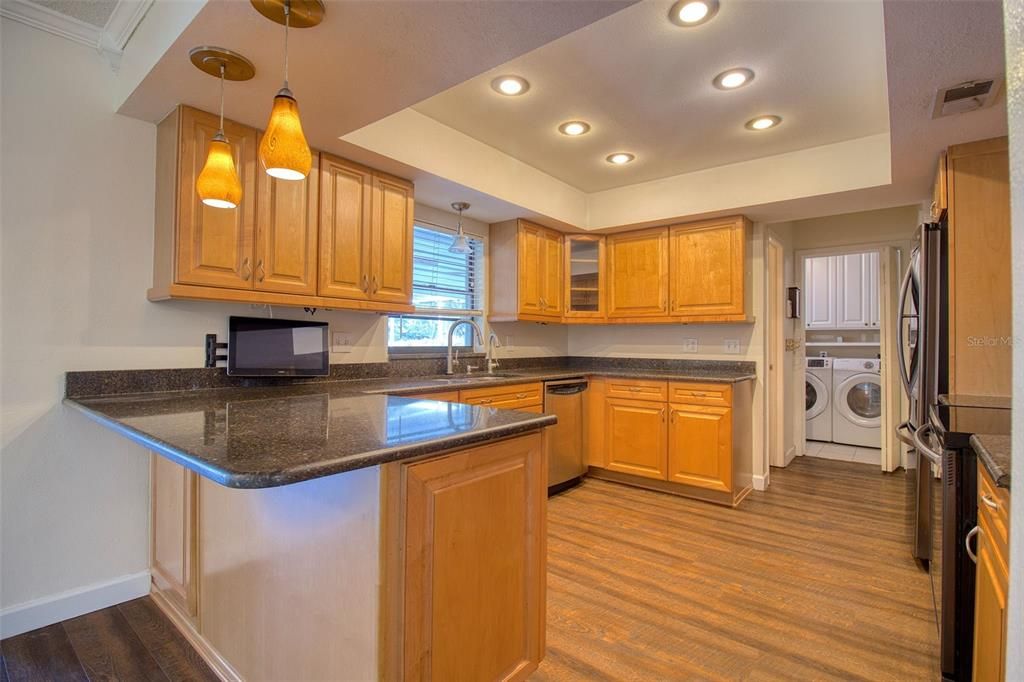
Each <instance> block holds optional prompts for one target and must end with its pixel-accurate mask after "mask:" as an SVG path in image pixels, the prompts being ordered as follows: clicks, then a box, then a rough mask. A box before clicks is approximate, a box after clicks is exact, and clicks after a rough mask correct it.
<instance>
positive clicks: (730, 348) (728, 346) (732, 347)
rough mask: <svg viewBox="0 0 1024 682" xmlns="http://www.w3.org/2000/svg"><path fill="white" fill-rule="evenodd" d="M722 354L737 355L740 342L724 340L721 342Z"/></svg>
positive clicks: (737, 340)
mask: <svg viewBox="0 0 1024 682" xmlns="http://www.w3.org/2000/svg"><path fill="white" fill-rule="evenodd" d="M722 346H723V347H724V348H723V352H725V353H732V354H736V355H738V354H739V352H740V340H739V339H725V340H724V341H722Z"/></svg>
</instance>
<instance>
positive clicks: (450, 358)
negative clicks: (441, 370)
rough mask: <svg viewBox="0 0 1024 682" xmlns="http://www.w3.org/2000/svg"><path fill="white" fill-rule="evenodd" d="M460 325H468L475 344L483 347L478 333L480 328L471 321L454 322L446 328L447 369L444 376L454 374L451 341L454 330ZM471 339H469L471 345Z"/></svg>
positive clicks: (482, 341)
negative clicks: (473, 335)
mask: <svg viewBox="0 0 1024 682" xmlns="http://www.w3.org/2000/svg"><path fill="white" fill-rule="evenodd" d="M460 324H468V325H469V326H470V327H472V328H473V333H474V334H475V335H476V340H477V342H478V343H479V344H480V345H481V346H482V345H484V335H483V333H482V332H481V331H480V327H479V326H478V325H477V323H476V322H474V321H473V320H455V321H454V322H452V326H450V327H448V369H447V370H445V374H449V375H450V374H455V370H454V369H452V341H453V340H454V339H455V330H456V329H457V328H458V326H459V325H460ZM472 341H473V339H472V338H471V339H470V343H472Z"/></svg>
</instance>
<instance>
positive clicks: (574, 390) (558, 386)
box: [544, 377, 587, 495]
mask: <svg viewBox="0 0 1024 682" xmlns="http://www.w3.org/2000/svg"><path fill="white" fill-rule="evenodd" d="M586 390H587V380H586V379H584V378H583V377H577V378H573V379H561V380H559V381H545V382H544V413H545V414H553V415H555V416H556V417H558V423H557V424H555V425H554V426H551V427H549V428H548V429H547V432H546V439H545V443H546V447H547V451H548V494H549V495H551V494H554V493H558V492H561V491H562V490H565V489H566V488H571V487H572V486H574V485H576V484H577V483H579V482H580V477H581V476H583V472H584V471H585V469H586V467H585V466H584V465H583V393H584V392H585V391H586Z"/></svg>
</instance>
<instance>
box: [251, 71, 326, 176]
mask: <svg viewBox="0 0 1024 682" xmlns="http://www.w3.org/2000/svg"><path fill="white" fill-rule="evenodd" d="M260 162H261V163H262V164H263V168H264V169H265V170H266V171H267V175H270V176H273V177H275V178H280V179H281V180H303V179H305V177H306V176H307V175H309V170H310V168H312V167H313V155H312V153H310V151H309V145H308V144H307V143H306V136H305V135H304V134H303V133H302V121H300V120H299V103H298V102H296V101H295V98H294V97H293V96H292V93H291V91H290V90H288V88H281V90H279V91H278V93H277V95H276V96H275V97H274V108H273V110H271V112H270V123H268V124H267V131H266V132H265V133H263V139H262V140H260Z"/></svg>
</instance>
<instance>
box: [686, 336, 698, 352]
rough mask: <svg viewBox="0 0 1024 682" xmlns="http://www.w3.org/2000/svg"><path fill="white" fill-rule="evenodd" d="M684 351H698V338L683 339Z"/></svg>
mask: <svg viewBox="0 0 1024 682" xmlns="http://www.w3.org/2000/svg"><path fill="white" fill-rule="evenodd" d="M683 352H684V353H696V352H697V339H683Z"/></svg>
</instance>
